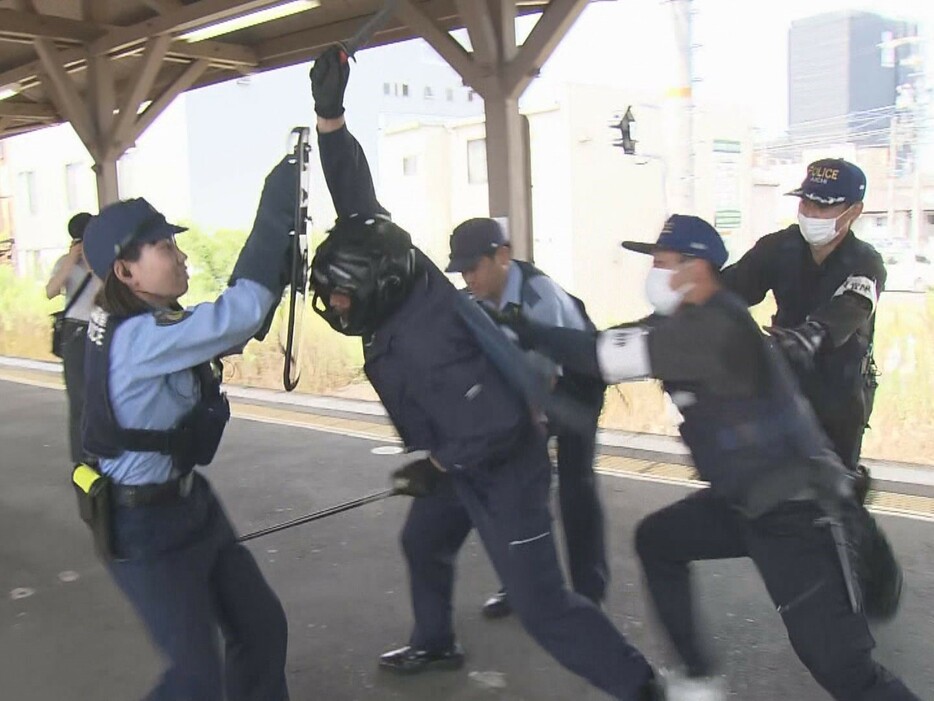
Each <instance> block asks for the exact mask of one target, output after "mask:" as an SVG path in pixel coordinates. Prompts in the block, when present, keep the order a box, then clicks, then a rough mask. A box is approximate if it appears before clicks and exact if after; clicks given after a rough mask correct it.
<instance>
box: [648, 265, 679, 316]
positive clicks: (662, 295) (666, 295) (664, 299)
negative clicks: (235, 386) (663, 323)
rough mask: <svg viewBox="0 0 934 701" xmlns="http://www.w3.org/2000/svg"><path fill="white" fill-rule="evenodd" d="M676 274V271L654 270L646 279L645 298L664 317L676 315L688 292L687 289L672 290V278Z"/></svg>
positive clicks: (650, 271) (666, 269)
mask: <svg viewBox="0 0 934 701" xmlns="http://www.w3.org/2000/svg"><path fill="white" fill-rule="evenodd" d="M674 274H675V271H674V270H671V269H668V268H652V269H651V270H649V274H648V276H647V277H646V278H645V296H646V297H648V299H649V304H651V305H652V306H653V307H654V308H655V311H656V312H657V313H659V314H661V315H662V316H671V315H672V314H674V313H675V310H676V309H677V308H678V307H680V306H681V302H682V300H684V295H685V294H686V293H687V291H688V289H687V288H686V287H682V288H681V289H678V290H673V289H671V277H672V276H673V275H674Z"/></svg>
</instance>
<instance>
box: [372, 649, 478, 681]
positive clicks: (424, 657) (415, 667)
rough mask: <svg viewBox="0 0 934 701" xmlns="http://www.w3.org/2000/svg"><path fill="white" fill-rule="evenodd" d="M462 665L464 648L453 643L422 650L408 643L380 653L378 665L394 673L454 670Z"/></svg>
mask: <svg viewBox="0 0 934 701" xmlns="http://www.w3.org/2000/svg"><path fill="white" fill-rule="evenodd" d="M463 666H464V650H463V648H461V646H460V645H458V644H457V643H454V645H452V646H451V647H450V648H448V649H447V650H422V649H419V648H416V647H412V646H410V645H406V646H405V647H402V648H399V649H398V650H391V651H390V652H387V653H385V654H384V655H380V658H379V667H380V669H385V670H387V671H389V672H395V673H396V674H418V673H419V672H428V671H431V670H454V669H460V668H461V667H463Z"/></svg>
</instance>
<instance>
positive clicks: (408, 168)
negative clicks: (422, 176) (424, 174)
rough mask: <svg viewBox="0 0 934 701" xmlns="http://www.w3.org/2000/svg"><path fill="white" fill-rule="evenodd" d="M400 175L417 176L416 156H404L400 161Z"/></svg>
mask: <svg viewBox="0 0 934 701" xmlns="http://www.w3.org/2000/svg"><path fill="white" fill-rule="evenodd" d="M402 174H403V175H406V176H412V175H418V156H405V157H403V159H402Z"/></svg>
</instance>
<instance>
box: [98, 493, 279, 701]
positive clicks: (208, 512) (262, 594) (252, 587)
mask: <svg viewBox="0 0 934 701" xmlns="http://www.w3.org/2000/svg"><path fill="white" fill-rule="evenodd" d="M114 516H115V523H114V536H115V548H116V551H117V553H118V556H119V557H120V558H121V559H119V560H114V561H112V562H111V563H110V571H111V573H112V574H113V577H114V579H115V580H116V582H117V585H118V586H119V587H120V589H122V590H123V593H124V594H125V595H126V596H127V598H128V599H129V600H130V602H131V603H132V604H133V607H134V608H135V609H136V612H137V613H138V614H139V616H140V618H142V620H143V623H144V624H145V625H146V628H147V630H148V631H149V634H150V635H151V636H152V638H153V641H154V642H155V644H156V645H157V647H158V648H159V649H160V650H161V651H162V652H163V654H165V656H166V657H167V658H168V663H169V667H168V669H167V670H166V672H165V674H164V675H163V676H162V678H161V679H160V681H159V682H158V684H157V685H156V688H155V689H153V690H152V691H151V692H150V694H149V695H148V696H147V697H146V699H147V700H149V701H223V700H224V699H226V700H227V701H285V700H286V699H288V691H287V689H286V682H285V657H286V642H287V637H288V632H287V627H286V620H285V613H284V612H283V610H282V605H281V604H280V603H279V599H278V598H277V597H276V595H275V594H274V593H273V591H272V589H270V587H269V585H268V584H267V583H266V580H265V579H264V578H263V575H262V573H261V572H260V570H259V567H258V566H257V564H256V561H255V560H254V559H253V556H252V555H251V554H250V552H249V551H248V550H247V549H246V548H244V547H243V546H242V545H240V544H239V543H237V541H236V537H235V536H234V532H233V529H232V528H231V526H230V522H229V521H228V519H227V516H226V514H225V513H224V512H223V509H222V508H221V505H220V503H219V502H218V501H217V498H216V497H215V496H214V494H213V492H212V490H211V488H210V486H209V485H208V484H207V482H206V481H205V480H204V479H203V478H202V477H200V476H199V475H195V481H194V486H193V488H192V492H191V494H190V495H189V496H188V497H187V498H185V499H183V500H180V501H177V502H175V503H172V504H167V505H161V506H144V507H135V508H123V507H117V509H116V513H115V515H114ZM218 633H220V634H221V635H222V636H223V642H224V650H223V652H222V651H221V649H220V645H219V642H220V636H219V635H218Z"/></svg>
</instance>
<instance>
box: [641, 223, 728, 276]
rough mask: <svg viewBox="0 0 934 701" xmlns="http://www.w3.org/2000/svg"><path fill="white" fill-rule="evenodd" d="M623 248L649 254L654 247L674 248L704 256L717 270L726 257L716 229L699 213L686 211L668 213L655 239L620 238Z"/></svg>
mask: <svg viewBox="0 0 934 701" xmlns="http://www.w3.org/2000/svg"><path fill="white" fill-rule="evenodd" d="M623 248H627V249H629V250H630V251H635V252H636V253H648V254H649V255H651V254H653V253H655V252H656V251H674V252H675V253H680V254H682V255H685V256H691V257H692V258H701V259H703V260H706V261H707V262H708V263H710V264H711V265H713V266H714V267H715V268H716V269H717V270H719V269H720V268H722V267H723V264H724V263H726V259H727V258H729V253H727V250H726V246H725V245H724V244H723V239H722V238H720V234H718V233H717V230H716V229H714V228H713V227H712V226H711V225H710V224H708V223H707V222H706V221H704V220H703V219H701V218H700V217H694V216H690V215H687V214H672V215H671V216H670V217H668V221H666V222H665V226H663V227H662V233H660V234H659V235H658V240H657V241H656V242H655V243H646V242H644V241H623Z"/></svg>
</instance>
